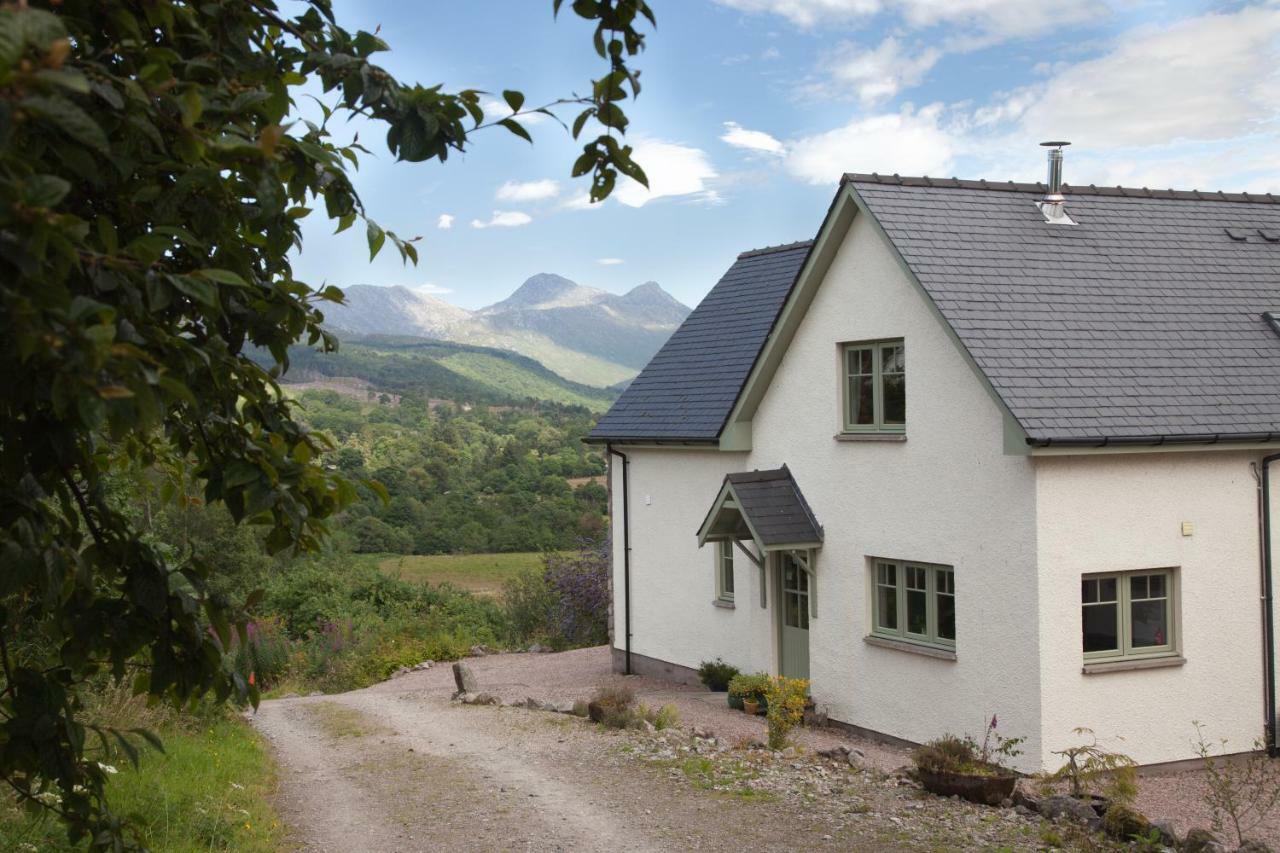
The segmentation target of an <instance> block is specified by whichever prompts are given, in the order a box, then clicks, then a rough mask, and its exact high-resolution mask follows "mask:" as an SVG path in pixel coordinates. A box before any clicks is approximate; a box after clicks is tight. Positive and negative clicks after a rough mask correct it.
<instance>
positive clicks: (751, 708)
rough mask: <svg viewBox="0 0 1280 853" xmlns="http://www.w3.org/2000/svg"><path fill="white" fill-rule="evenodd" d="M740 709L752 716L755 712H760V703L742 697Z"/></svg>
mask: <svg viewBox="0 0 1280 853" xmlns="http://www.w3.org/2000/svg"><path fill="white" fill-rule="evenodd" d="M742 710H744V711H746V712H747V713H748V714H750V715H751V716H753V717H754V716H755V715H756V714H758V713H760V703H759V702H757V701H756V700H755V699H743V700H742Z"/></svg>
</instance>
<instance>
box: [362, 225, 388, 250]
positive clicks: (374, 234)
mask: <svg viewBox="0 0 1280 853" xmlns="http://www.w3.org/2000/svg"><path fill="white" fill-rule="evenodd" d="M366 236H367V237H368V240H369V260H373V259H374V258H376V257H378V252H380V251H382V244H383V243H385V242H386V241H387V234H386V232H385V231H383V230H382V229H381V228H379V227H378V223H376V222H374V221H373V220H369V227H368V230H367V232H366Z"/></svg>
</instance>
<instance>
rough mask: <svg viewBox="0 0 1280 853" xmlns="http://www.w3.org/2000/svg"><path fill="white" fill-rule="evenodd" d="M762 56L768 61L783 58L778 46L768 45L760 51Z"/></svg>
mask: <svg viewBox="0 0 1280 853" xmlns="http://www.w3.org/2000/svg"><path fill="white" fill-rule="evenodd" d="M760 58H761V59H763V60H766V61H768V60H773V59H781V58H782V51H780V50H778V49H777V48H776V47H766V48H765V49H764V50H762V51H760Z"/></svg>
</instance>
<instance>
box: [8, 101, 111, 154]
mask: <svg viewBox="0 0 1280 853" xmlns="http://www.w3.org/2000/svg"><path fill="white" fill-rule="evenodd" d="M18 107H19V108H20V109H23V110H25V111H26V112H28V113H30V114H31V115H33V116H36V117H37V118H41V119H43V120H45V121H47V122H49V123H50V124H52V125H54V126H55V127H57V128H58V129H59V130H61V131H62V132H63V133H65V134H66V135H67V136H69V137H71V138H72V139H74V140H75V141H76V142H79V143H80V144H81V145H84V146H86V147H88V148H92V149H94V150H95V151H98V152H100V153H102V154H106V153H107V147H108V146H107V135H106V134H105V133H103V132H102V128H100V127H98V125H97V123H96V122H95V121H94V120H93V119H92V118H90V117H89V114H88V113H86V112H85V111H84V110H82V109H80V108H79V107H77V106H76V105H75V104H73V103H71V102H70V101H68V100H67V99H66V98H63V97H60V96H57V95H54V96H50V97H40V96H37V97H31V98H23V99H22V100H21V101H19V102H18Z"/></svg>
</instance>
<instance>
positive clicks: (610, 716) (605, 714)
mask: <svg viewBox="0 0 1280 853" xmlns="http://www.w3.org/2000/svg"><path fill="white" fill-rule="evenodd" d="M591 704H592V705H594V706H595V707H596V708H597V709H599V710H598V714H597V716H599V718H600V719H599V720H597V722H599V723H600V724H601V725H602V726H604V727H605V728H606V729H627V728H631V727H632V726H634V725H635V724H636V723H637V722H638V721H639V720H640V719H641V717H640V716H639V714H638V712H637V709H636V693H635V691H634V690H632V689H631V688H630V687H601V688H600V689H599V690H597V691H596V692H595V695H594V696H592V697H591Z"/></svg>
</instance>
